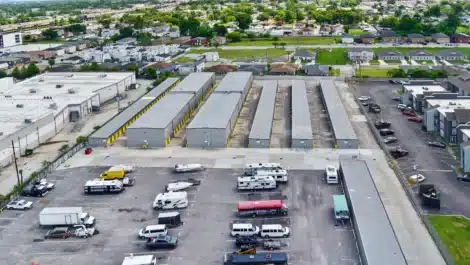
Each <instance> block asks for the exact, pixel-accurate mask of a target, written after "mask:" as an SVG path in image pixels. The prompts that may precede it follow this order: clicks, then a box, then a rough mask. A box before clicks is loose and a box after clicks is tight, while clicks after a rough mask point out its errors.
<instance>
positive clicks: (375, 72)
mask: <svg viewBox="0 0 470 265" xmlns="http://www.w3.org/2000/svg"><path fill="white" fill-rule="evenodd" d="M389 70H390V69H381V68H366V67H361V69H360V70H359V69H357V70H356V75H357V76H362V77H388V75H387V73H388V71H389Z"/></svg>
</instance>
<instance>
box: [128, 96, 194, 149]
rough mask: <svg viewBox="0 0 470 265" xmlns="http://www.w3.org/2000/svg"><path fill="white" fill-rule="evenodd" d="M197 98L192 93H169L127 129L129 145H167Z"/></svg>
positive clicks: (188, 114)
mask: <svg viewBox="0 0 470 265" xmlns="http://www.w3.org/2000/svg"><path fill="white" fill-rule="evenodd" d="M195 101H196V98H195V95H194V94H192V93H169V94H167V95H166V96H165V97H164V98H163V99H162V100H160V101H159V102H158V103H157V104H155V105H153V106H152V107H151V108H150V110H148V111H147V112H146V113H145V114H144V115H142V116H141V117H140V118H139V119H137V121H136V122H134V123H133V124H132V125H131V126H129V128H128V129H127V133H126V134H127V146H128V147H133V148H138V147H144V148H157V147H165V146H166V145H167V144H168V143H169V142H170V138H171V136H173V135H174V134H175V133H177V132H178V131H179V130H180V129H181V127H182V124H183V123H184V122H185V121H186V120H187V119H188V118H189V116H190V114H191V110H192V107H191V106H192V105H194V104H195Z"/></svg>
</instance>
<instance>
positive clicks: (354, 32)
mask: <svg viewBox="0 0 470 265" xmlns="http://www.w3.org/2000/svg"><path fill="white" fill-rule="evenodd" d="M348 34H351V35H361V34H364V31H363V30H362V29H350V30H349V31H348Z"/></svg>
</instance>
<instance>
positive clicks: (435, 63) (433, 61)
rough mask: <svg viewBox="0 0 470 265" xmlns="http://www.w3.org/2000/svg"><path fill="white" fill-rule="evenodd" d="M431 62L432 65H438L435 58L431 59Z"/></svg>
mask: <svg viewBox="0 0 470 265" xmlns="http://www.w3.org/2000/svg"><path fill="white" fill-rule="evenodd" d="M432 63H433V64H434V65H440V64H439V63H438V62H437V61H436V60H432Z"/></svg>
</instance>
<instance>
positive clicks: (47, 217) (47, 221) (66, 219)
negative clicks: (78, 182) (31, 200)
mask: <svg viewBox="0 0 470 265" xmlns="http://www.w3.org/2000/svg"><path fill="white" fill-rule="evenodd" d="M39 224H40V225H41V226H64V225H65V226H73V225H85V226H86V227H91V226H93V225H94V224H95V217H93V216H90V215H89V214H88V213H86V212H84V211H83V208H82V207H47V208H44V209H43V210H42V211H41V212H40V213H39Z"/></svg>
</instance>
